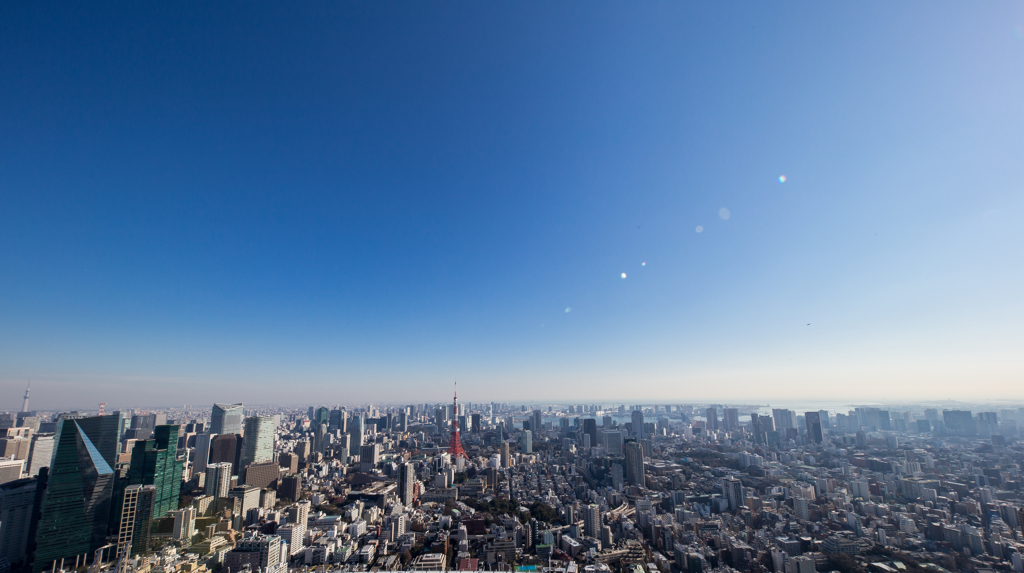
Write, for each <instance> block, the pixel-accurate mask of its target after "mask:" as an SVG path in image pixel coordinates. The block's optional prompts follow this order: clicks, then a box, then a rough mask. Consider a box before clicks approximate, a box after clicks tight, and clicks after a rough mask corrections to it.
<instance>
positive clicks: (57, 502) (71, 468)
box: [33, 419, 114, 573]
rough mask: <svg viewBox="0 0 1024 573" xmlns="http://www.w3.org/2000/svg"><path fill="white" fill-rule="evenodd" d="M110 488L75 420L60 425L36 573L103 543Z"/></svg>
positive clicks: (109, 472)
mask: <svg viewBox="0 0 1024 573" xmlns="http://www.w3.org/2000/svg"><path fill="white" fill-rule="evenodd" d="M113 483H114V470H113V469H111V467H110V464H108V463H107V461H106V460H105V459H104V458H103V456H102V455H100V452H99V450H98V449H97V448H96V446H95V445H94V444H93V443H92V441H91V440H90V439H89V437H88V436H87V435H86V433H85V432H84V431H83V430H82V428H81V427H80V426H79V424H78V420H70V419H68V420H60V421H59V422H58V423H57V432H56V445H55V447H54V454H53V463H52V464H51V465H50V471H49V477H48V481H47V486H46V493H45V494H44V495H43V501H42V508H41V513H40V518H39V524H38V527H37V531H36V550H35V564H34V566H33V571H34V572H35V573H39V572H41V571H44V570H46V569H51V568H52V567H53V564H54V562H55V561H60V560H61V559H75V558H76V557H77V556H86V555H88V554H89V553H90V552H91V551H92V550H94V549H96V548H98V547H100V546H102V545H103V544H104V543H105V537H106V533H107V517H108V513H109V511H110V498H111V493H112V488H113Z"/></svg>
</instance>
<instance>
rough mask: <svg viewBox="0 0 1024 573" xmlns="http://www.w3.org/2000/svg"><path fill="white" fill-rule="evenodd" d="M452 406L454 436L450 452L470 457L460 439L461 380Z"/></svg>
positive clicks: (454, 455)
mask: <svg viewBox="0 0 1024 573" xmlns="http://www.w3.org/2000/svg"><path fill="white" fill-rule="evenodd" d="M453 404H454V407H453V408H452V437H451V440H449V442H448V454H449V455H451V456H452V457H453V458H455V459H458V458H460V457H463V458H468V457H469V456H467V455H466V451H465V450H463V449H462V440H460V439H459V382H458V381H456V382H455V402H454V403H453Z"/></svg>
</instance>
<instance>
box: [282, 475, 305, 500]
mask: <svg viewBox="0 0 1024 573" xmlns="http://www.w3.org/2000/svg"><path fill="white" fill-rule="evenodd" d="M301 495H302V478H301V477H299V476H297V475H289V476H284V477H283V478H281V484H280V485H279V486H278V487H277V497H278V499H287V500H289V501H295V500H296V499H298V498H299V497H301Z"/></svg>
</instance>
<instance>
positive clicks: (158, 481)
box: [115, 425, 184, 519]
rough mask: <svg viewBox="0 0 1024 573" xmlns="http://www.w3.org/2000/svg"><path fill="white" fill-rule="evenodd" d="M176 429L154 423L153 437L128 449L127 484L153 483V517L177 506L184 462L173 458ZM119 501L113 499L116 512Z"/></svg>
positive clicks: (175, 446) (175, 445)
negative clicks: (129, 452) (130, 450)
mask: <svg viewBox="0 0 1024 573" xmlns="http://www.w3.org/2000/svg"><path fill="white" fill-rule="evenodd" d="M178 430H179V427H178V426H177V425H164V426H157V427H156V429H155V430H154V431H153V439H151V440H144V441H142V442H136V443H135V447H134V448H132V461H131V464H130V465H129V466H128V484H129V485H152V486H154V488H155V490H154V492H153V518H154V519H156V518H158V517H163V516H164V514H166V513H167V512H168V511H171V510H172V509H178V499H179V497H180V495H181V473H182V466H183V464H184V460H183V459H181V458H178V457H177V451H178V450H177V448H178ZM119 501H121V500H115V506H116V509H115V511H117V512H118V513H120V507H119Z"/></svg>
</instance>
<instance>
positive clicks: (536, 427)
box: [530, 410, 544, 436]
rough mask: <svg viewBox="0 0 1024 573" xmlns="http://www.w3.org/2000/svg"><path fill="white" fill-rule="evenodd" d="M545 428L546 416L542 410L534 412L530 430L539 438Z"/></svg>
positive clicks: (531, 415)
mask: <svg viewBox="0 0 1024 573" xmlns="http://www.w3.org/2000/svg"><path fill="white" fill-rule="evenodd" d="M543 428H544V414H543V413H542V412H541V411H540V410H534V411H533V412H531V413H530V429H531V430H533V432H534V433H536V434H537V435H538V436H539V435H540V431H541V430H542V429H543Z"/></svg>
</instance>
